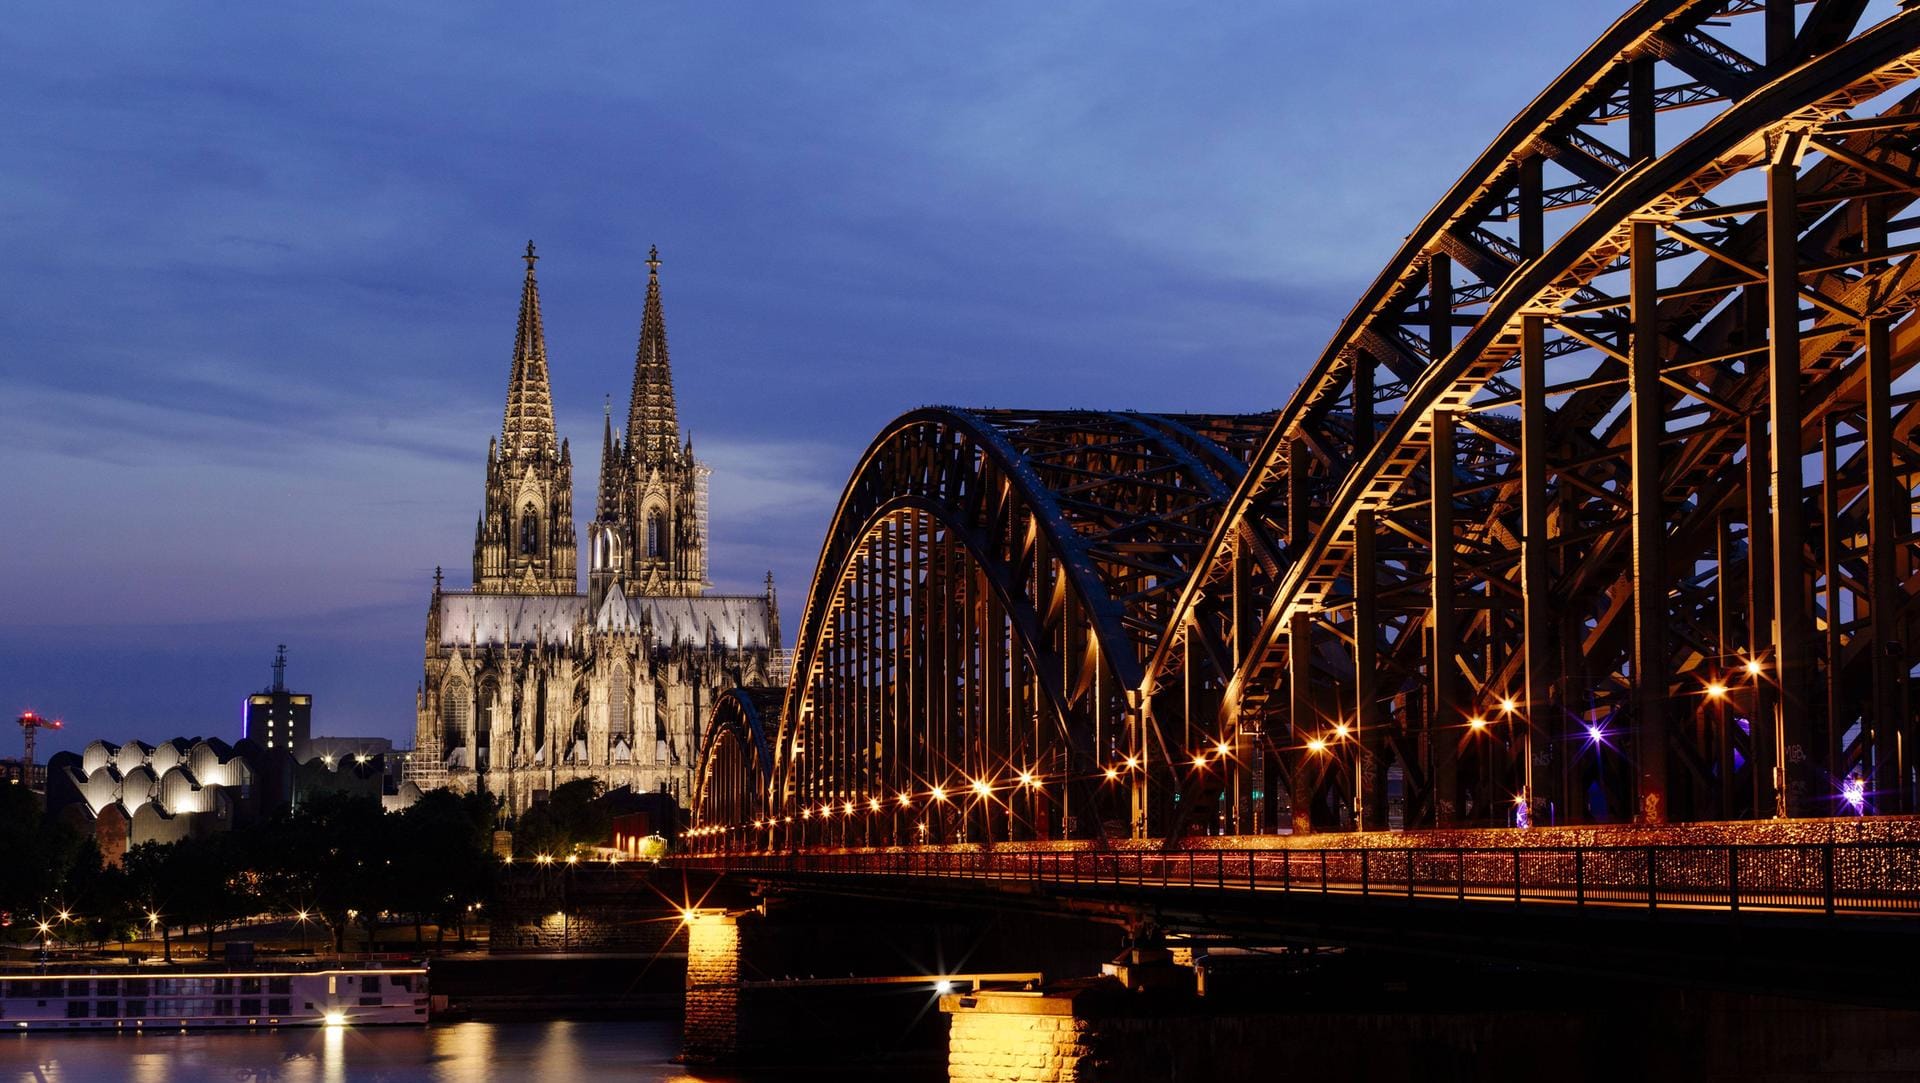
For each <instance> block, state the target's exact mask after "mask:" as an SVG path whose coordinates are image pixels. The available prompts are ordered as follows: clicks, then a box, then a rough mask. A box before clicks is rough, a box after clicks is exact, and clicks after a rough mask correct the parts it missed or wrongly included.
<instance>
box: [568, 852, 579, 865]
mask: <svg viewBox="0 0 1920 1083" xmlns="http://www.w3.org/2000/svg"><path fill="white" fill-rule="evenodd" d="M579 863H580V855H579V854H568V855H567V864H569V865H578V864H579Z"/></svg>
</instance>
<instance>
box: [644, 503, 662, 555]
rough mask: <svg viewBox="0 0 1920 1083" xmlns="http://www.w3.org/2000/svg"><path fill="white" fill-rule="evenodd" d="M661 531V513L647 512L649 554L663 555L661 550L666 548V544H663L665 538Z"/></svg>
mask: <svg viewBox="0 0 1920 1083" xmlns="http://www.w3.org/2000/svg"><path fill="white" fill-rule="evenodd" d="M660 533H661V531H660V513H659V512H657V511H650V512H648V513H647V555H648V556H650V557H657V556H660V555H662V554H661V550H662V549H664V548H665V546H664V545H663V544H662V541H663V539H662V538H661V536H660Z"/></svg>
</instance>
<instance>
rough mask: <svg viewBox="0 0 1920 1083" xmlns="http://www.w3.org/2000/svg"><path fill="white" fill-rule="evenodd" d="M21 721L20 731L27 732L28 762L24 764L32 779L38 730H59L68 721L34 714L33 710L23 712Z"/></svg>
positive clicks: (28, 776) (28, 775) (29, 777)
mask: <svg viewBox="0 0 1920 1083" xmlns="http://www.w3.org/2000/svg"><path fill="white" fill-rule="evenodd" d="M19 721H20V732H21V733H23V734H25V735H26V738H27V756H26V763H25V765H24V766H25V769H26V773H27V778H28V779H29V780H31V779H32V778H33V740H34V736H35V733H36V731H38V730H57V729H59V728H60V727H61V726H64V725H66V723H64V722H62V721H60V720H59V719H57V718H44V717H42V716H40V715H37V714H34V713H33V712H32V711H23V712H21V714H20V719H19Z"/></svg>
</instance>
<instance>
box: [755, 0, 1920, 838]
mask: <svg viewBox="0 0 1920 1083" xmlns="http://www.w3.org/2000/svg"><path fill="white" fill-rule="evenodd" d="M1916 76H1920V10H1911V11H1909V10H1894V8H1893V7H1892V5H1883V4H1880V3H1877V2H1869V0H1813V2H1810V3H1793V2H1790V0H1735V2H1731V3H1729V2H1728V0H1711V2H1708V0H1701V2H1693V3H1688V2H1662V3H1645V4H1642V5H1640V6H1638V7H1636V8H1634V9H1633V10H1631V11H1630V12H1628V13H1627V14H1626V15H1625V16H1623V17H1622V18H1621V19H1620V20H1619V21H1618V22H1617V23H1616V24H1615V25H1613V26H1612V27H1610V28H1609V29H1608V30H1607V31H1606V33H1605V34H1604V35H1603V36H1602V37H1601V39H1600V40H1599V41H1598V42H1597V43H1596V44H1595V45H1594V46H1593V47H1592V48H1591V49H1589V50H1588V51H1587V52H1586V53H1585V54H1583V55H1582V56H1581V57H1580V58H1579V59H1578V60H1577V61H1575V63H1574V64H1573V65H1572V66H1571V67H1569V68H1568V69H1567V70H1566V72H1564V73H1563V74H1562V75H1561V76H1560V77H1559V78H1557V79H1556V80H1554V81H1553V83H1552V84H1551V85H1549V86H1548V88H1547V89H1546V90H1545V91H1544V92H1543V93H1542V94H1541V95H1540V96H1539V98H1537V99H1536V100H1535V101H1534V102H1533V103H1532V104H1531V105H1530V106H1528V107H1527V109H1526V110H1525V111H1523V112H1522V113H1521V114H1520V115H1519V116H1518V117H1517V118H1516V119H1515V120H1514V121H1513V122H1512V123H1511V124H1510V125H1509V126H1508V127H1507V129H1506V130H1505V131H1503V132H1502V133H1501V134H1500V136H1499V138H1498V139H1497V140H1496V141H1495V142H1494V144H1493V145H1492V146H1491V147H1489V148H1488V149H1487V151H1486V152H1485V153H1483V154H1482V155H1481V156H1480V158H1479V159H1478V160H1476V162H1475V163H1474V164H1473V166H1472V167H1471V168H1469V170H1468V171H1467V173H1466V175H1465V176H1464V177H1462V178H1461V179H1460V181H1458V182H1457V183H1456V184H1455V185H1454V186H1453V188H1452V189H1451V190H1449V192H1448V193H1447V194H1446V196H1445V197H1444V198H1443V199H1442V200H1441V201H1440V203H1439V204H1438V205H1437V206H1436V207H1435V208H1434V210H1432V211H1431V212H1430V213H1429V214H1428V215H1427V216H1426V217H1425V218H1424V219H1423V220H1422V221H1421V223H1420V224H1419V226H1418V228H1417V229H1416V230H1415V231H1414V232H1413V233H1412V234H1410V235H1409V237H1408V239H1407V241H1406V243H1405V244H1404V245H1403V247H1402V248H1401V249H1400V251H1399V252H1398V253H1397V254H1396V255H1395V256H1394V258H1393V260H1392V262H1391V263H1389V264H1388V266H1387V267H1386V269H1385V270H1384V271H1383V272H1382V273H1381V275H1380V277H1379V278H1378V279H1377V280H1376V281H1375V283H1374V284H1373V286H1372V287H1371V288H1370V289H1369V290H1368V291H1367V292H1366V294H1365V295H1364V296H1363V297H1362V298H1361V299H1360V302H1359V304H1357V305H1356V306H1355V308H1354V309H1353V311H1352V312H1351V313H1350V314H1349V315H1348V316H1347V318H1346V319H1345V321H1344V322H1343V323H1342V324H1341V326H1340V328H1339V329H1338V331H1337V333H1336V334H1335V335H1334V337H1333V339H1332V341H1331V342H1330V343H1329V345H1328V346H1327V348H1326V349H1325V351H1324V352H1323V353H1322V354H1321V356H1320V357H1319V358H1318V359H1317V360H1316V362H1315V363H1314V365H1313V367H1312V369H1311V371H1310V374H1309V375H1308V377H1307V379H1306V380H1305V382H1304V383H1303V384H1302V385H1301V387H1300V388H1299V390H1298V391H1297V392H1296V393H1295V394H1294V396H1293V397H1292V399H1291V400H1290V401H1289V402H1288V403H1287V404H1286V406H1285V407H1284V408H1283V409H1282V410H1281V411H1280V412H1279V413H1278V414H1277V415H1266V416H1267V417H1268V418H1271V425H1270V427H1266V428H1263V429H1262V431H1263V432H1264V437H1263V438H1255V437H1252V436H1250V433H1252V432H1253V429H1254V428H1255V427H1257V426H1261V425H1262V422H1261V421H1260V420H1259V419H1255V418H1184V419H1168V418H1164V417H1153V416H1147V415H1133V414H1086V413H1076V414H1016V413H966V412H962V411H955V410H928V411H921V412H918V413H915V414H909V415H907V416H906V417H904V418H902V419H900V420H899V421H897V422H895V423H894V425H892V426H890V427H889V428H888V430H887V431H886V432H884V433H883V434H882V435H881V437H880V438H879V439H878V440H877V441H876V442H875V444H874V445H873V447H872V448H871V449H870V450H869V452H868V454H867V457H866V459H865V460H863V462H862V464H861V466H860V469H859V471H858V472H857V473H856V474H855V476H854V479H853V481H852V483H851V484H850V486H849V488H848V490H847V493H846V495H845V497H844V498H843V500H842V503H841V506H840V509H839V512H838V514H837V515H836V518H835V520H834V524H833V528H832V533H831V534H830V536H829V538H828V542H827V545H826V548H825V550H824V552H823V556H822V560H821V564H820V567H819V571H818V573H817V576H816V580H815V582H814V585H813V590H812V594H811V595H810V597H809V599H808V605H807V616H806V622H805V627H804V629H803V631H802V634H801V639H800V645H799V649H798V651H797V656H796V665H795V671H794V682H793V691H792V693H791V694H790V695H789V696H788V699H787V701H786V704H785V708H784V713H783V716H782V721H781V729H780V737H779V739H778V740H777V741H776V743H775V748H774V754H775V761H776V763H775V769H774V776H773V783H772V789H771V790H770V797H769V800H770V805H769V806H768V808H767V810H766V815H765V817H763V818H762V825H761V829H760V831H759V833H758V835H757V839H756V841H757V842H758V843H759V844H761V845H776V846H778V845H814V844H834V845H845V844H878V843H912V842H916V841H920V840H922V839H925V840H928V841H944V840H950V839H953V838H957V837H967V838H973V839H990V838H1005V837H1013V838H1020V837H1031V836H1051V835H1082V836H1086V835H1094V834H1099V833H1103V832H1105V833H1112V832H1113V831H1115V830H1117V829H1119V828H1118V827H1117V826H1116V825H1121V824H1125V825H1127V827H1129V828H1130V829H1131V831H1132V832H1133V833H1135V834H1141V835H1157V836H1164V837H1166V838H1168V839H1175V838H1178V837H1180V836H1181V835H1183V834H1186V833H1190V832H1193V831H1205V832H1209V833H1220V832H1248V831H1253V832H1258V831H1264V830H1269V829H1272V828H1273V827H1275V826H1278V824H1279V822H1280V821H1281V819H1282V818H1283V817H1285V818H1290V820H1291V823H1292V826H1293V828H1294V829H1295V830H1296V831H1303V830H1317V829H1325V828H1329V827H1337V826H1363V827H1368V828H1378V827H1384V826H1389V825H1390V824H1393V823H1396V822H1397V823H1402V824H1405V825H1407V826H1418V825H1423V824H1425V825H1442V826H1444V825H1450V824H1463V825H1468V824H1501V823H1515V822H1534V823H1544V822H1550V821H1551V822H1557V823H1581V822H1595V821H1610V820H1626V819H1636V820H1640V821H1643V822H1660V821H1665V820H1668V819H1711V818H1740V817H1754V818H1765V817H1772V816H1778V815H1830V814H1835V813H1846V812H1857V811H1875V812H1904V811H1914V810H1915V806H1916V800H1915V789H1914V787H1915V771H1914V757H1913V755H1912V752H1911V747H1912V745H1911V743H1912V741H1913V740H1914V739H1915V737H1916V736H1917V735H1916V733H1915V726H1914V713H1913V712H1914V706H1915V705H1914V704H1913V703H1912V702H1911V692H1910V687H1911V677H1912V674H1913V671H1914V662H1915V658H1916V655H1917V654H1920V651H1916V650H1915V648H1914V647H1913V646H1912V644H1913V643H1914V642H1915V638H1916V632H1920V628H1916V627H1915V623H1916V617H1920V613H1917V612H1916V606H1915V605H1914V604H1913V596H1914V594H1915V591H1916V590H1920V554H1916V551H1915V543H1916V532H1915V507H1914V502H1915V501H1914V496H1915V484H1916V479H1917V478H1920V443H1917V442H1916V441H1915V439H1914V433H1913V429H1914V426H1915V424H1916V422H1920V411H1916V410H1915V409H1914V404H1915V402H1916V400H1920V374H1917V373H1914V372H1913V371H1912V370H1913V367H1914V361H1915V359H1916V356H1920V354H1916V350H1920V330H1916V327H1917V326H1920V325H1917V324H1916V323H1915V321H1911V320H1909V319H1908V318H1907V317H1908V316H1909V314H1910V313H1911V311H1912V308H1913V307H1914V298H1915V295H1916V289H1920V265H1916V263H1915V261H1914V260H1913V259H1912V258H1911V257H1912V256H1913V255H1914V254H1915V253H1916V252H1920V214H1916V213H1914V204H1915V200H1916V194H1920V102H1916V101H1915V98H1914V94H1913V93H1912V92H1911V88H1912V86H1913V82H1914V80H1915V78H1916ZM1242 463H1251V464H1252V465H1251V468H1250V469H1245V470H1242V469H1241V464H1242ZM1229 490H1230V492H1229ZM1022 773H1025V774H1027V775H1028V776H1030V777H1031V778H1032V779H1033V780H1034V785H1031V786H1022V785H1019V784H1018V782H1017V780H1018V779H1019V778H1020V775H1021V774H1022ZM976 782H978V783H980V784H981V791H982V793H981V794H980V795H979V796H980V799H979V800H977V801H971V802H969V801H967V800H965V798H966V796H967V792H968V791H967V788H968V787H970V786H972V785H973V784H974V783H976ZM936 789H938V790H939V791H940V793H941V795H942V796H943V797H944V798H945V800H944V801H938V802H936V804H938V805H939V806H940V808H938V809H937V810H935V812H934V813H933V814H930V813H929V812H928V811H927V810H926V809H925V807H924V803H925V802H926V801H927V800H928V798H929V796H930V795H931V794H933V793H934V792H935V790H936ZM901 795H905V797H906V799H907V800H906V802H905V803H902V802H901V801H900V800H899V798H900V797H901ZM876 804H877V805H878V806H879V808H878V809H876V808H875V807H874V806H875V805H876ZM1283 806H1284V808H1285V810H1286V811H1285V812H1284V813H1283Z"/></svg>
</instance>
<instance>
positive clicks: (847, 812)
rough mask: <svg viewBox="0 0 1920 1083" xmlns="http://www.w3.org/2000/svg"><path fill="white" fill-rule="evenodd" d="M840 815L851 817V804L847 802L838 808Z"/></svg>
mask: <svg viewBox="0 0 1920 1083" xmlns="http://www.w3.org/2000/svg"><path fill="white" fill-rule="evenodd" d="M840 814H841V815H842V816H851V815H853V802H851V801H848V802H847V803H846V804H844V805H842V806H840Z"/></svg>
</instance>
